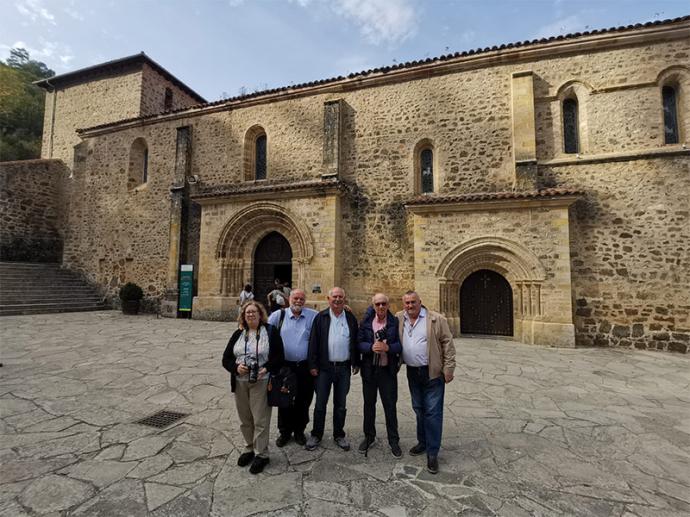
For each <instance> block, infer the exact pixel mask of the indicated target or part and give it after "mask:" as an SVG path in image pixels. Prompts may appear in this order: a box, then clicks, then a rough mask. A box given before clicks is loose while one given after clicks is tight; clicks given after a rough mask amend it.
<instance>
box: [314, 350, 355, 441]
mask: <svg viewBox="0 0 690 517" xmlns="http://www.w3.org/2000/svg"><path fill="white" fill-rule="evenodd" d="M351 375H352V374H351V373H350V362H349V361H348V362H345V363H339V364H335V365H333V364H331V365H330V366H329V367H328V368H326V369H321V370H319V375H318V377H316V404H315V406H314V427H313V429H312V430H311V434H312V436H316V437H317V438H319V439H322V438H323V431H324V428H325V426H326V409H327V407H328V399H329V397H330V396H331V386H332V387H333V438H340V437H342V436H345V415H346V414H347V407H346V404H345V403H346V400H347V394H348V393H349V392H350V376H351Z"/></svg>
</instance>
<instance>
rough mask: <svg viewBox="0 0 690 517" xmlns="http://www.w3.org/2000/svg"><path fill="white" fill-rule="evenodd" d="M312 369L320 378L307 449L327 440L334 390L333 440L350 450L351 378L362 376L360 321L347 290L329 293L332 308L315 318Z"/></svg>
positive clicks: (311, 336)
mask: <svg viewBox="0 0 690 517" xmlns="http://www.w3.org/2000/svg"><path fill="white" fill-rule="evenodd" d="M307 360H308V361H309V370H310V372H311V374H312V375H313V376H314V377H316V405H315V406H314V419H313V421H314V427H313V428H312V431H311V436H310V437H309V439H308V440H307V444H306V449H307V450H310V451H311V450H314V449H316V447H318V445H319V443H321V440H322V438H323V432H324V427H325V425H326V409H327V407H328V398H329V397H330V394H331V387H332V388H333V439H334V440H335V443H336V444H338V447H340V448H341V449H343V450H345V451H348V450H350V442H349V441H348V439H347V438H346V437H345V429H344V428H345V415H346V413H347V408H346V400H347V394H348V392H349V391H350V377H351V375H357V373H359V362H360V361H359V352H358V351H357V319H356V318H355V317H354V316H353V315H352V313H350V312H349V311H346V310H345V291H344V290H343V289H342V288H340V287H334V288H332V289H331V290H330V291H328V309H326V310H323V311H321V312H320V313H319V314H317V315H316V318H314V323H313V325H312V328H311V335H310V337H309V356H308V359H307Z"/></svg>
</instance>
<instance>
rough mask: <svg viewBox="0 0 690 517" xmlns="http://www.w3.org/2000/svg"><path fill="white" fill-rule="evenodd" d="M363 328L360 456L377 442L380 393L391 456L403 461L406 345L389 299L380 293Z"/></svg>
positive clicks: (361, 340)
mask: <svg viewBox="0 0 690 517" xmlns="http://www.w3.org/2000/svg"><path fill="white" fill-rule="evenodd" d="M371 303H372V306H371V307H369V308H368V309H367V312H366V314H365V316H364V319H363V320H362V322H361V323H360V325H359V337H358V341H359V351H360V352H361V353H362V394H363V395H364V440H362V443H361V444H360V445H359V452H361V453H363V454H365V453H366V452H367V451H368V450H369V448H370V447H371V446H372V445H373V444H374V441H375V438H376V426H375V422H376V392H377V391H378V393H379V394H380V395H381V403H382V404H383V411H384V414H385V415H386V433H387V434H388V444H389V445H390V447H391V452H392V453H393V456H395V457H396V458H400V457H402V450H401V449H400V443H399V442H400V436H399V435H398V415H397V413H396V408H395V405H396V403H397V401H398V365H399V364H400V353H401V352H402V345H401V344H400V336H399V335H398V318H396V317H395V316H393V314H391V312H390V311H389V310H388V297H387V296H386V295H385V294H383V293H376V294H375V295H374V297H373V298H372V300H371Z"/></svg>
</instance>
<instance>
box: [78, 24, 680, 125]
mask: <svg viewBox="0 0 690 517" xmlns="http://www.w3.org/2000/svg"><path fill="white" fill-rule="evenodd" d="M683 38H690V21H688V20H683V21H680V22H676V23H669V24H660V25H651V26H646V27H641V28H632V29H629V30H624V31H621V32H601V33H596V34H589V35H586V36H585V35H583V36H579V37H574V38H564V39H562V40H558V39H556V40H554V41H548V42H545V43H534V44H528V45H524V46H517V47H513V48H504V49H497V50H491V51H486V52H479V53H475V54H471V55H463V56H460V57H453V58H450V59H446V60H432V62H430V63H426V62H423V63H421V64H415V65H410V66H409V67H401V68H399V69H394V70H391V69H386V70H385V71H382V72H381V71H380V72H375V71H374V72H371V73H361V74H356V75H355V76H354V77H350V78H342V79H337V80H333V81H329V80H326V81H323V82H317V83H313V84H311V85H307V86H301V87H300V86H298V87H295V88H286V89H279V90H278V91H273V92H268V93H266V94H265V95H262V94H259V95H257V96H250V97H248V98H247V97H242V98H238V99H231V100H228V101H218V102H217V103H211V104H208V105H201V106H198V107H196V108H190V109H188V110H185V111H182V112H177V113H170V114H163V115H154V116H150V117H145V118H136V119H131V120H124V121H120V122H114V123H111V124H104V125H101V126H95V127H91V128H86V129H79V130H77V132H78V133H79V134H80V136H82V137H92V136H97V135H100V134H103V133H109V132H112V131H120V130H124V129H129V128H132V127H138V126H143V125H149V124H156V123H158V122H164V121H165V122H168V121H175V120H180V119H187V118H191V117H197V116H200V115H206V114H210V113H216V112H221V111H229V110H233V109H240V108H246V107H250V106H256V105H259V104H268V103H273V102H278V101H283V100H289V99H295V98H301V97H307V96H313V95H320V94H329V95H337V94H342V93H345V92H349V91H353V90H358V89H363V88H371V87H376V86H383V85H388V84H393V83H399V82H406V81H413V80H418V79H427V78H430V77H436V76H441V75H447V74H451V73H456V72H462V71H466V70H474V69H478V68H488V67H491V66H498V65H507V64H516V63H522V62H528V61H534V60H538V59H544V58H547V59H551V58H555V57H559V56H563V55H571V54H581V53H591V52H601V51H604V50H610V49H615V48H620V47H626V46H634V45H640V44H650V43H654V42H657V41H671V40H676V39H683Z"/></svg>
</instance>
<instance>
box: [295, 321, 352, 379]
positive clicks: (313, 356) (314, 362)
mask: <svg viewBox="0 0 690 517" xmlns="http://www.w3.org/2000/svg"><path fill="white" fill-rule="evenodd" d="M345 319H346V321H347V326H348V328H349V329H350V363H351V364H352V366H357V367H359V363H360V360H359V350H358V349H357V318H355V317H354V316H353V315H352V313H351V312H350V311H345ZM330 328H331V313H330V309H325V310H323V311H321V312H319V313H318V314H317V315H316V317H315V318H314V323H312V325H311V334H310V335H309V353H308V355H307V361H308V362H309V369H310V370H314V369H317V370H325V369H327V368H328V367H329V364H328V331H329V329H330Z"/></svg>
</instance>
